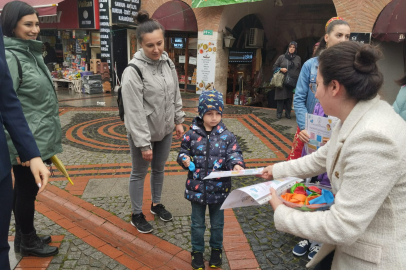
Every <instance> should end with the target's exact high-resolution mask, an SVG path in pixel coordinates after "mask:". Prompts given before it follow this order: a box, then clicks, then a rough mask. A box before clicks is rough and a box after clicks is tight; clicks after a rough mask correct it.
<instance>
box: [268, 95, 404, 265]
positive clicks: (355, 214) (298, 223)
mask: <svg viewBox="0 0 406 270" xmlns="http://www.w3.org/2000/svg"><path fill="white" fill-rule="evenodd" d="M326 171H327V174H328V177H329V178H330V181H331V186H332V188H333V191H334V193H335V194H336V196H335V204H334V205H333V206H332V207H331V209H330V210H329V211H320V212H300V211H298V210H294V209H291V208H289V207H287V206H285V205H281V206H279V207H278V208H277V209H276V211H275V214H274V219H275V226H276V229H277V230H279V231H283V232H288V233H291V234H294V235H297V236H300V237H302V238H305V239H312V240H315V241H318V242H322V243H324V244H323V246H322V248H321V249H320V251H319V252H318V254H317V255H316V256H315V257H314V258H313V260H311V261H310V262H309V263H308V264H307V267H314V266H315V265H317V263H318V262H320V261H321V259H323V258H324V257H325V256H326V255H327V254H329V253H330V252H331V251H333V250H335V255H334V260H333V265H332V269H340V270H364V269H365V270H375V269H382V270H400V269H406V199H405V198H406V175H405V173H406V123H405V121H404V120H403V119H402V118H401V117H400V116H399V115H398V114H396V113H395V111H394V110H393V109H392V107H391V106H390V105H389V104H388V103H386V102H384V101H381V100H380V97H379V96H377V97H376V98H374V99H372V100H369V101H360V102H358V104H357V105H356V106H355V107H354V109H353V110H352V111H351V113H350V114H349V116H348V117H347V119H346V120H345V121H344V123H341V122H339V123H338V124H337V125H336V127H335V128H334V131H333V134H332V137H331V139H330V141H329V142H328V143H327V144H326V145H325V146H323V147H321V148H320V149H319V150H318V151H317V152H315V153H313V154H312V155H309V156H306V157H303V158H300V159H297V160H292V161H289V162H282V163H278V164H276V165H275V166H274V169H273V175H274V178H276V179H277V178H282V177H286V176H296V177H300V178H306V177H311V176H315V175H318V174H321V173H324V172H326Z"/></svg>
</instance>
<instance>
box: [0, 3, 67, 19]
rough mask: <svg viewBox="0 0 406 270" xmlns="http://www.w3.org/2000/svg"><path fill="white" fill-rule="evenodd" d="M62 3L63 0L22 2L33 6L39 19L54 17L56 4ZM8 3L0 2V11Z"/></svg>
mask: <svg viewBox="0 0 406 270" xmlns="http://www.w3.org/2000/svg"><path fill="white" fill-rule="evenodd" d="M62 1H63V0H24V2H26V3H27V4H29V5H31V6H33V7H34V8H35V9H36V10H37V11H38V14H39V16H40V17H45V16H56V13H57V11H56V9H57V7H58V3H60V2H62ZM8 2H10V1H9V0H0V10H3V7H4V5H5V4H7V3H8Z"/></svg>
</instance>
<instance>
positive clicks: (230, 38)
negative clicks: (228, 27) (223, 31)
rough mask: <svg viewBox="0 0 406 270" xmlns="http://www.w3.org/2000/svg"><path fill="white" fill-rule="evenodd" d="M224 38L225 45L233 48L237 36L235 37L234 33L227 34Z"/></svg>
mask: <svg viewBox="0 0 406 270" xmlns="http://www.w3.org/2000/svg"><path fill="white" fill-rule="evenodd" d="M223 40H224V47H225V48H231V47H233V44H234V41H235V37H233V36H232V35H227V36H224V38H223Z"/></svg>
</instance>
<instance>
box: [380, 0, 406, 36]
mask: <svg viewBox="0 0 406 270" xmlns="http://www.w3.org/2000/svg"><path fill="white" fill-rule="evenodd" d="M405 13H406V0H393V1H392V2H390V3H389V4H388V5H387V6H386V7H385V8H384V9H383V10H382V12H381V14H380V15H379V16H378V19H377V20H376V23H375V26H374V29H373V30H372V37H373V38H376V39H378V40H381V41H394V42H401V41H404V39H405V35H406V16H405Z"/></svg>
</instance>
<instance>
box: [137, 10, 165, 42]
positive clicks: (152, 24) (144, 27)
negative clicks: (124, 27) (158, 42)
mask: <svg viewBox="0 0 406 270" xmlns="http://www.w3.org/2000/svg"><path fill="white" fill-rule="evenodd" d="M136 20H137V22H138V27H137V30H136V31H135V35H136V36H137V40H138V42H139V43H141V42H142V37H143V36H144V34H148V33H152V32H154V31H155V30H159V29H161V30H162V34H163V35H165V29H164V27H163V26H162V25H161V24H160V23H159V22H158V21H156V20H154V19H151V18H150V17H149V13H148V12H147V11H145V10H141V11H140V12H138V15H137V17H136Z"/></svg>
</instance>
